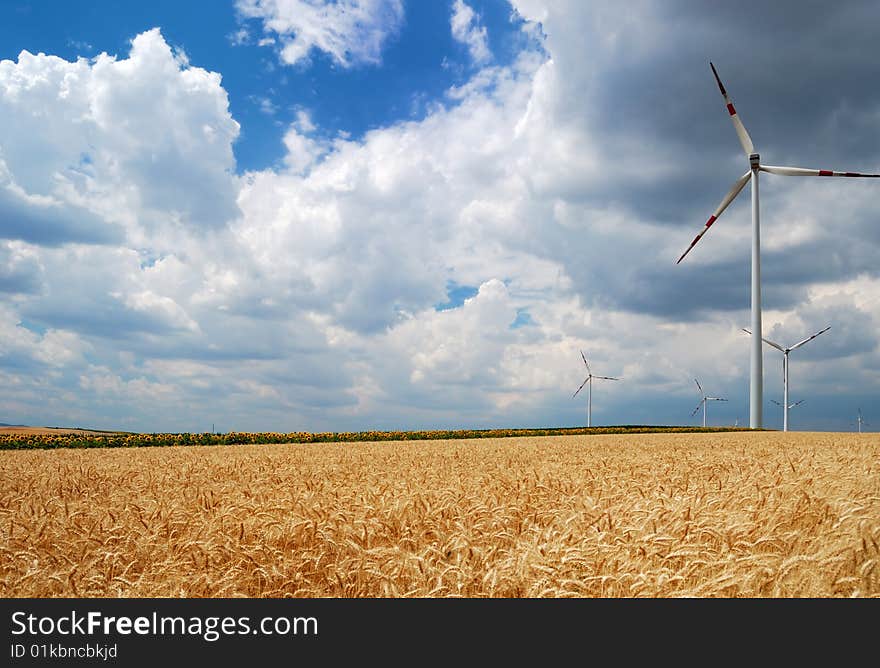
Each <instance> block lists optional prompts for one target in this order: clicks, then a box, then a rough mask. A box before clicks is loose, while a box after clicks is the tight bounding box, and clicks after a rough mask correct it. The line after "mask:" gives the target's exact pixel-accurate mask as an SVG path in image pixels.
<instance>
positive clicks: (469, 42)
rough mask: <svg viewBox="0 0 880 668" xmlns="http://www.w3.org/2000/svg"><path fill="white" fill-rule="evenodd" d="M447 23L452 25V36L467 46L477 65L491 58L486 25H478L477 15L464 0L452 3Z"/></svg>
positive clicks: (456, 0)
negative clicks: (450, 14) (450, 15)
mask: <svg viewBox="0 0 880 668" xmlns="http://www.w3.org/2000/svg"><path fill="white" fill-rule="evenodd" d="M449 23H450V26H451V27H452V37H453V38H455V40H456V41H458V42H461V43H462V44H464V45H465V46H466V47H467V48H468V51H469V52H470V55H471V59H472V60H473V61H474V62H475V63H476V64H477V65H482V64H484V63H486V62H488V61H489V60H491V59H492V52H491V51H489V33H488V31H487V30H486V26H482V25H480V18H479V16H477V14H476V13H475V12H474V10H473V9H471V7H470V6H469V5H467V4H466V3H465V2H464V0H455V2H454V3H453V5H452V17H451V18H450V20H449Z"/></svg>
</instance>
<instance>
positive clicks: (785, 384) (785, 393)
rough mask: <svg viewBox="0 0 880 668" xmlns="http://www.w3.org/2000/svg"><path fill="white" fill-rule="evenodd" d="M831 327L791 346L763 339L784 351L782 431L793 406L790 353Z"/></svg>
mask: <svg viewBox="0 0 880 668" xmlns="http://www.w3.org/2000/svg"><path fill="white" fill-rule="evenodd" d="M829 329H831V325H828V327H826V328H825V329H823V330H821V331H818V332H816V333H815V334H813V335H812V336H808V337H807V338H805V339H804V340H803V341H798V342H797V343H795V344H794V345H793V346H791V347H789V348H783V347H782V346H780V345H779V344H778V343H773V341H771V340H770V339H763V341H764V343H766V344H767V345H768V346H773V347H774V348H776V350H778V351H779V352H781V353H782V403H781V404H780V406H782V407H783V409H782V431H788V409H789V408H791V406H789V405H788V353H790V352H791V351H792V350H797V349H798V348H800V347H801V346H802V345H804V344H805V343H809V342H810V341H812V340H813V339H815V338H816V337H817V336H819V335H820V334H824V333H825V332H827V331H828V330H829ZM743 331H744V332H745V333H746V334H749V335H751V332H750V331H749V330H747V329H746V328H745V327H743ZM773 403H776V402H775V401H774V402H773ZM798 403H800V402H798ZM795 405H797V404H795Z"/></svg>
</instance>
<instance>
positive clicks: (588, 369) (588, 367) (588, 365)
mask: <svg viewBox="0 0 880 668" xmlns="http://www.w3.org/2000/svg"><path fill="white" fill-rule="evenodd" d="M581 357H582V358H583V360H584V364H586V365H587V373H590V374H592V373H593V372H592V371H590V363H589V362H587V358H586V357H584V351H583V350H582V351H581Z"/></svg>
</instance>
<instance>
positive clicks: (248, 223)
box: [0, 0, 880, 431]
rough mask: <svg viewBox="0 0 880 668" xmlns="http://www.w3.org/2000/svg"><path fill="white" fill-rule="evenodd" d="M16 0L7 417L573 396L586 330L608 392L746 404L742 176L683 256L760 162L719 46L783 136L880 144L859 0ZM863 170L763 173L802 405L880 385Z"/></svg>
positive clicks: (200, 423)
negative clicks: (750, 153) (629, 0)
mask: <svg viewBox="0 0 880 668" xmlns="http://www.w3.org/2000/svg"><path fill="white" fill-rule="evenodd" d="M0 12H2V20H0V422H10V423H26V424H52V425H74V426H76V425H79V426H91V427H96V428H107V429H113V428H119V429H132V430H141V431H204V430H207V429H209V428H210V425H211V424H215V425H216V426H217V428H218V429H220V430H223V431H227V430H233V429H238V430H277V431H286V430H299V429H305V430H350V429H415V428H446V427H453V428H455V427H462V428H482V427H537V426H575V425H580V424H583V423H584V422H585V417H586V416H585V409H586V406H585V401H582V400H581V399H582V397H581V396H580V395H579V396H578V397H577V398H576V399H572V394H573V392H574V390H575V389H576V388H577V387H578V385H580V383H581V382H582V381H583V375H584V368H583V363H582V361H581V358H580V351H584V353H585V354H586V355H587V357H588V359H590V362H591V364H592V365H593V366H594V370H595V372H596V373H599V374H602V375H610V376H617V377H622V378H623V380H622V381H621V382H619V383H605V384H601V385H597V386H596V387H594V396H593V421H594V423H595V424H627V423H628V424H697V423H699V420H700V417H699V416H696V417H691V416H690V413H691V411H692V410H693V408H694V406H695V405H696V402H697V401H698V400H699V395H698V394H697V392H696V390H695V387H694V383H693V379H694V378H695V377H697V378H699V379H700V382H701V383H702V384H703V386H704V387H705V388H706V389H707V391H708V392H710V393H711V394H714V395H718V396H723V397H726V398H728V400H729V401H728V402H726V403H718V404H713V405H712V406H710V423H713V424H733V423H734V422H735V421H737V420H739V423H740V424H743V423H745V422H746V421H747V419H748V373H749V349H748V340H747V338H746V337H745V336H744V335H743V334H742V332H741V328H742V327H745V326H748V325H749V309H748V307H749V285H748V278H749V234H748V230H749V228H748V225H749V207H748V193H747V192H744V194H743V195H741V196H740V197H739V198H738V199H737V200H736V201H735V202H734V203H733V204H732V205H731V206H730V207H729V208H728V209H727V210H726V211H725V212H724V214H723V216H722V217H721V218H720V219H719V221H718V222H717V223H716V224H715V225H714V226H713V227H712V230H711V231H710V232H709V233H708V234H707V235H706V236H705V238H704V239H703V240H702V241H701V242H700V244H699V245H698V246H697V247H696V248H695V249H694V251H692V252H691V254H690V255H689V256H688V258H687V259H686V261H685V262H683V263H682V264H681V265H678V266H676V265H675V259H677V258H678V256H679V255H680V254H681V252H682V251H683V250H684V249H685V248H686V246H687V244H688V243H689V242H690V240H691V239H692V238H693V236H694V234H696V232H697V231H699V229H700V228H701V227H702V226H703V224H704V223H705V220H706V218H707V216H708V214H709V213H711V211H712V210H713V209H714V208H715V207H716V206H717V204H718V202H719V201H720V199H721V197H722V196H723V195H724V193H725V192H726V191H727V190H728V188H729V187H730V185H731V183H732V182H733V180H734V179H735V178H737V177H738V176H739V175H740V174H742V173H743V171H745V169H746V168H747V164H746V162H745V160H744V159H743V157H742V155H741V149H740V147H739V143H738V141H737V139H736V134H735V133H734V131H733V128H732V127H731V125H730V121H729V120H728V117H727V114H726V111H725V109H724V105H723V102H722V100H721V98H720V96H719V94H718V90H717V88H716V87H715V83H714V80H713V78H712V75H711V72H710V70H709V67H708V61H709V60H710V59H711V60H713V62H715V64H716V66H717V67H718V70H719V73H720V74H721V76H722V78H723V79H724V82H725V84H726V86H727V88H728V91H729V92H730V94H731V96H732V98H733V100H734V102H735V103H736V107H737V110H738V112H739V114H740V117H741V118H742V119H743V122H744V123H745V124H746V127H747V128H748V130H749V132H750V134H751V136H752V138H753V140H754V141H755V144H756V146H757V147H758V150H760V151H761V154H762V159H763V162H764V163H769V164H787V165H795V166H800V167H809V168H823V169H834V170H841V171H861V172H878V171H880V132H878V131H877V129H878V126H880V88H878V87H876V86H870V85H866V82H870V81H875V80H876V79H877V77H878V74H880V70H878V65H877V64H876V63H875V59H874V58H873V57H872V56H873V53H874V51H875V47H874V41H875V35H874V32H875V30H874V27H875V26H876V24H877V20H878V19H880V9H878V7H877V6H876V3H873V2H868V1H865V2H848V3H845V4H842V5H838V4H829V3H803V2H793V1H792V2H775V3H772V4H768V3H761V2H746V3H745V5H737V6H736V8H735V11H734V8H732V7H727V6H723V5H711V6H710V5H708V4H705V3H694V2H689V1H686V0H682V1H680V2H641V3H637V4H635V5H627V6H622V5H621V4H620V3H616V2H611V1H608V2H606V1H604V0H597V1H596V2H590V3H584V2H581V1H580V0H557V1H554V2H550V1H549V0H483V1H477V0H438V1H436V2H415V1H414V0H338V1H337V0H236V2H227V3H221V2H192V3H181V2H165V1H160V2H152V3H111V2H87V3H78V2H69V3H56V2H24V1H19V0H12V1H11V2H7V3H4V5H3V9H2V10H0ZM744 45H747V47H748V48H744ZM877 187H878V186H877V183H876V181H874V180H867V179H866V180H856V179H793V178H786V177H776V176H772V175H767V176H766V177H764V179H763V180H762V199H761V206H762V243H763V246H762V259H763V298H764V327H765V335H766V336H768V337H770V338H773V339H774V340H779V341H781V342H782V343H790V342H793V341H797V340H800V339H801V338H804V337H805V336H807V335H809V334H811V333H812V332H815V331H818V330H819V329H821V328H823V327H825V326H827V325H831V326H832V329H831V330H830V331H829V332H828V333H827V334H824V335H823V336H822V337H820V338H819V339H817V340H816V341H815V342H811V343H810V344H808V345H807V346H805V347H804V348H802V349H799V350H798V351H796V352H795V353H792V369H791V379H792V390H791V400H792V401H797V400H799V399H804V403H803V404H802V405H800V406H798V407H797V408H796V409H794V410H793V412H792V414H791V424H792V427H793V428H794V429H816V430H835V429H837V430H851V429H853V428H854V422H855V416H856V411H857V410H858V408H859V407H861V409H862V411H863V413H864V415H865V418H866V419H867V420H868V421H869V422H874V423H876V422H877V421H878V420H880V417H878V416H877V413H880V348H878V331H880V269H878V268H880V262H878V259H877V258H878V256H880V233H878V230H880V224H878V223H880V221H878V209H877V205H876V202H877ZM777 357H778V355H777V352H776V351H775V350H773V349H767V350H766V351H765V354H764V365H765V394H766V399H767V401H766V406H765V409H764V410H765V424H766V425H767V426H770V427H779V426H781V414H780V413H779V411H778V410H777V409H776V407H774V406H773V405H772V404H771V403H770V401H769V400H770V399H771V398H775V399H777V400H780V399H781V360H779V359H777ZM872 416H873V420H872Z"/></svg>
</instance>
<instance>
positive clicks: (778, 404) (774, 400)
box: [770, 399, 782, 406]
mask: <svg viewBox="0 0 880 668" xmlns="http://www.w3.org/2000/svg"><path fill="white" fill-rule="evenodd" d="M770 403H773V404H776V405H777V406H781V405H782V404H780V403H779V402H778V401H776V399H771V400H770Z"/></svg>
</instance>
